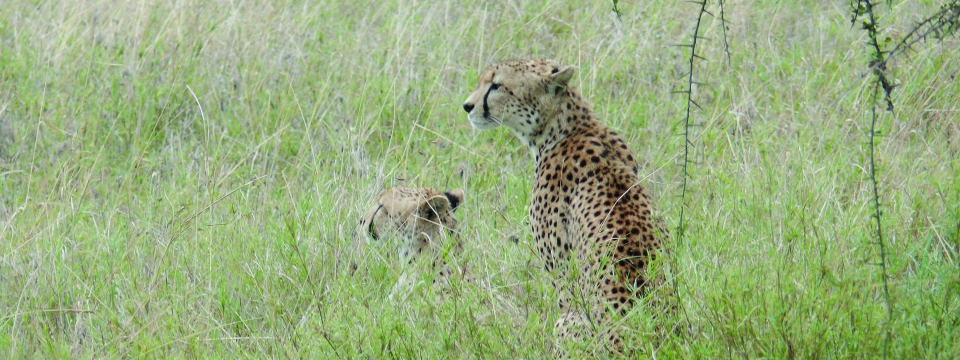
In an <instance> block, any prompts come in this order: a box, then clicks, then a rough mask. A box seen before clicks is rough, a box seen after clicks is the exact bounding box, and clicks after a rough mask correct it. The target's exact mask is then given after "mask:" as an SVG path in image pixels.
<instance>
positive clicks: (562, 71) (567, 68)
mask: <svg viewBox="0 0 960 360" xmlns="http://www.w3.org/2000/svg"><path fill="white" fill-rule="evenodd" d="M576 74H577V67H576V66H573V65H564V66H561V67H560V68H559V69H554V71H553V72H551V73H550V75H547V79H548V80H549V81H550V82H551V83H553V84H555V85H560V86H563V87H566V86H567V84H569V83H570V79H573V75H576Z"/></svg>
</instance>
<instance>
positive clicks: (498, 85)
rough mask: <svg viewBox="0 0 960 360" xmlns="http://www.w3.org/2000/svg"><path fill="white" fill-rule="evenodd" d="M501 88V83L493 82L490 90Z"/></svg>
mask: <svg viewBox="0 0 960 360" xmlns="http://www.w3.org/2000/svg"><path fill="white" fill-rule="evenodd" d="M499 88H500V84H497V83H492V84H490V91H495V90H497V89H499Z"/></svg>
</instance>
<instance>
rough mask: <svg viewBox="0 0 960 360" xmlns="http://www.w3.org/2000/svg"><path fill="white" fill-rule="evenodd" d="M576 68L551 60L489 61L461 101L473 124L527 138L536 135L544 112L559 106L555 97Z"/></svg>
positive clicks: (553, 111) (562, 92) (574, 72)
mask: <svg viewBox="0 0 960 360" xmlns="http://www.w3.org/2000/svg"><path fill="white" fill-rule="evenodd" d="M576 72H577V68H576V67H574V66H571V65H565V66H561V65H560V63H558V62H556V61H553V60H524V61H508V62H503V63H499V64H496V65H491V66H490V67H488V68H487V69H486V70H484V71H483V73H482V74H481V75H480V83H479V84H477V88H476V89H474V90H473V92H472V93H470V96H468V97H467V101H466V102H464V103H463V110H464V111H466V112H467V119H468V120H469V121H470V125H472V126H473V128H475V129H478V130H482V129H491V128H494V127H497V126H500V125H503V126H506V127H508V128H510V129H511V130H513V131H514V133H516V134H517V136H519V137H521V138H527V137H529V136H531V135H536V132H537V130H538V129H540V128H541V127H542V126H543V125H542V124H540V122H541V121H542V120H543V119H544V115H547V116H549V115H552V114H554V113H556V112H557V111H558V110H559V106H560V102H559V101H558V98H560V97H562V96H565V95H567V90H568V89H567V85H568V84H569V83H570V79H572V78H573V75H575V74H576Z"/></svg>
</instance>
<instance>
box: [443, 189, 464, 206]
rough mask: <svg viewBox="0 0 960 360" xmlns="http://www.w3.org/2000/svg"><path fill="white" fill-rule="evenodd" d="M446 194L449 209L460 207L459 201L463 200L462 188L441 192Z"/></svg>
mask: <svg viewBox="0 0 960 360" xmlns="http://www.w3.org/2000/svg"><path fill="white" fill-rule="evenodd" d="M443 195H446V196H447V200H449V201H450V210H453V211H457V208H459V207H460V203H462V202H463V190H461V189H453V190H450V191H447V192H445V193H443Z"/></svg>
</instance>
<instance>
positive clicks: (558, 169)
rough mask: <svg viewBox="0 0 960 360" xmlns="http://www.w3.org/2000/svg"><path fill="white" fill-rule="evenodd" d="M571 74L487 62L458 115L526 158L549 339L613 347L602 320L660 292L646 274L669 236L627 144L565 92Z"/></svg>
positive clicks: (548, 65)
mask: <svg viewBox="0 0 960 360" xmlns="http://www.w3.org/2000/svg"><path fill="white" fill-rule="evenodd" d="M576 72H577V69H576V68H575V67H573V66H569V65H566V66H561V65H560V64H559V63H557V62H556V61H552V60H527V61H509V62H503V63H500V64H496V65H492V66H490V67H488V68H487V69H486V70H484V71H483V73H482V74H481V75H480V82H479V84H478V85H477V87H476V89H475V90H474V91H473V92H472V93H471V94H470V96H469V97H467V100H466V102H465V103H464V104H463V110H464V111H466V112H467V114H468V115H467V120H469V121H470V125H472V126H473V128H475V129H491V128H495V127H498V126H504V127H506V128H508V129H510V130H511V131H513V133H514V134H515V135H516V136H517V138H519V139H520V141H521V142H522V143H523V144H524V145H526V146H527V147H529V148H530V152H531V153H532V154H533V158H534V160H535V162H536V181H535V183H534V186H533V195H532V200H531V204H530V225H531V227H532V230H533V235H534V238H535V241H536V247H537V250H538V251H539V253H540V257H541V258H542V260H543V262H544V266H545V267H546V270H547V271H549V272H551V273H552V274H555V277H554V279H553V284H554V286H556V287H557V288H558V290H560V291H559V294H560V300H559V307H560V313H561V316H560V319H559V320H558V321H557V322H556V324H555V331H556V332H557V337H558V338H559V339H561V340H563V339H567V338H570V337H577V338H579V337H584V336H591V337H602V338H603V339H604V341H609V342H610V343H608V344H610V345H613V346H614V347H615V349H620V348H622V344H621V343H620V339H619V335H618V333H617V331H616V330H613V329H614V328H615V327H614V326H613V324H612V321H611V317H612V316H613V315H614V314H623V313H625V312H626V310H627V309H629V308H630V307H631V306H632V303H633V301H634V299H635V295H638V294H643V293H647V292H649V291H652V290H658V292H667V291H669V290H665V288H666V287H664V286H661V285H662V283H663V276H662V272H661V271H656V272H652V271H651V270H650V265H651V262H653V261H654V260H655V259H656V258H657V256H658V255H659V254H660V250H661V248H662V246H663V244H664V242H665V241H667V240H668V237H669V235H668V233H667V229H666V227H665V226H664V224H663V222H662V220H660V218H659V217H656V216H655V215H654V212H655V211H656V205H655V204H654V202H653V199H652V198H651V197H650V196H649V195H648V194H647V192H646V191H645V190H644V188H643V187H642V186H641V185H640V178H639V177H638V170H639V169H638V167H637V162H636V160H635V159H634V157H633V155H631V153H630V150H629V149H628V148H627V145H626V144H625V143H624V141H623V140H622V139H621V138H620V136H619V135H618V134H617V133H616V132H614V131H612V130H610V129H609V128H608V127H606V126H604V125H603V124H601V123H600V122H599V121H598V119H597V115H596V114H595V113H594V112H593V111H592V110H591V109H590V106H589V105H588V104H587V102H586V101H585V100H584V99H583V98H582V97H581V95H580V92H579V91H577V90H576V89H574V88H573V86H571V84H570V79H572V78H573V76H574V74H575V73H576ZM661 289H663V290H661ZM651 298H655V297H651ZM656 301H657V300H656V299H652V302H656ZM590 329H607V330H602V331H601V332H599V333H597V332H592V331H591V330H590ZM588 334H590V335H588Z"/></svg>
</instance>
